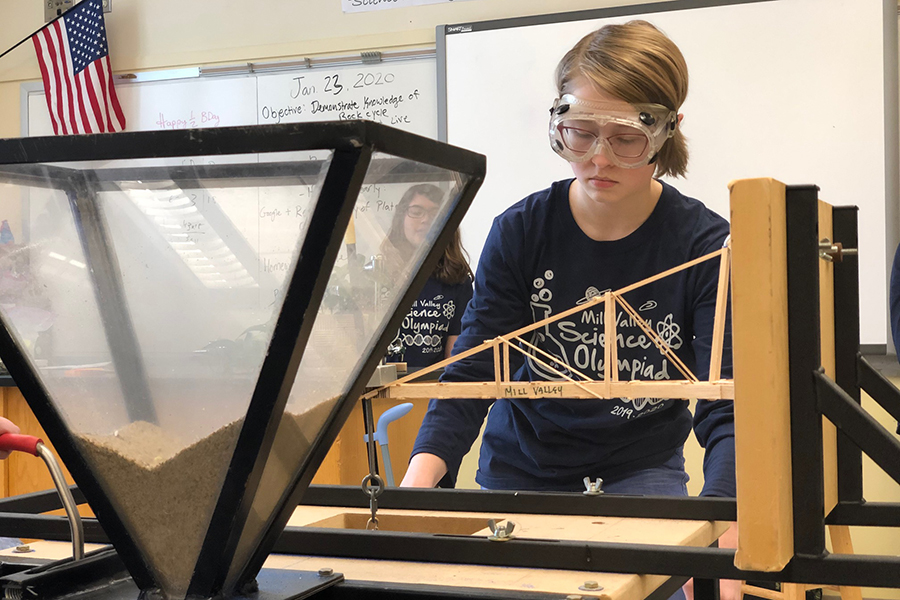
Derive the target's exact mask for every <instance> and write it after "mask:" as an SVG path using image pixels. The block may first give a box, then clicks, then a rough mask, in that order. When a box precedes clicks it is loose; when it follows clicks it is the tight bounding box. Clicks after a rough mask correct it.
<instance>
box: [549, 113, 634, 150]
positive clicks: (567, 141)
mask: <svg viewBox="0 0 900 600" xmlns="http://www.w3.org/2000/svg"><path fill="white" fill-rule="evenodd" d="M557 129H558V131H559V133H560V139H561V140H562V143H563V145H564V146H565V147H566V148H567V149H568V150H569V151H570V152H572V153H574V154H576V155H578V156H584V155H587V154H589V153H590V154H591V155H593V154H595V153H596V152H598V151H599V147H598V145H599V143H600V140H601V139H602V140H603V141H604V142H606V143H605V145H606V146H607V147H608V148H609V149H610V150H611V151H612V153H613V154H615V155H616V156H618V157H619V158H624V159H641V158H644V156H646V155H647V150H648V149H649V148H650V139H649V138H648V137H647V135H646V134H645V133H644V132H643V131H641V130H639V129H633V128H629V127H619V128H618V129H617V130H616V132H615V133H612V134H611V135H603V134H602V133H601V132H599V131H597V130H596V129H592V128H591V127H590V126H587V125H585V124H582V123H575V124H571V123H569V122H567V121H563V122H562V123H560V124H559V125H558V126H557Z"/></svg>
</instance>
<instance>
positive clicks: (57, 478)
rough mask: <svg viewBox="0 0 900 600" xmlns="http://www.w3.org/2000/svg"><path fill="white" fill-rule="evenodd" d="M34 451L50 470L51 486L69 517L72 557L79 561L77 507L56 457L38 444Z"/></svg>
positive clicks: (81, 542)
mask: <svg viewBox="0 0 900 600" xmlns="http://www.w3.org/2000/svg"><path fill="white" fill-rule="evenodd" d="M36 449H37V452H38V456H40V457H41V458H42V459H43V460H44V462H45V463H46V464H47V468H48V469H49V470H50V477H52V478H53V485H55V486H56V491H57V492H58V493H59V499H60V500H61V501H62V505H63V508H64V509H65V510H66V515H67V516H68V517H69V528H70V529H71V531H72V557H73V558H74V559H75V560H81V559H82V558H84V526H83V525H82V523H81V515H80V514H79V513H78V505H76V504H75V498H73V497H72V492H71V491H70V490H69V484H68V483H66V478H65V476H64V475H63V472H62V469H60V468H59V463H58V462H56V457H55V456H53V453H52V452H50V449H49V448H47V446H45V445H44V444H41V443H38V445H37V447H36Z"/></svg>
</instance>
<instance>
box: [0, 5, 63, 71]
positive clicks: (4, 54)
mask: <svg viewBox="0 0 900 600" xmlns="http://www.w3.org/2000/svg"><path fill="white" fill-rule="evenodd" d="M79 4H81V1H80V0H79V2H78V3H76V4H75V5H74V6H71V7H69V8H67V9H66V11H65V12H64V13H62V14H61V15H59V16H57V17H55V18H54V19H53V20H51V21H49V22H48V23H46V24H45V25H44V26H43V27H41V28H40V29H38V30H36V31H34V32H33V33H31V34H30V35H29V36H28V37H26V38H25V39H23V40H22V41H20V42H19V43H18V44H16V45H15V46H13V47H12V48H10V49H8V50H7V51H6V52H4V53H3V54H0V58H3V57H4V56H6V55H7V54H9V53H10V52H12V51H13V50H15V49H16V48H18V47H19V46H21V45H22V44H24V43H25V42H27V41H28V40H30V39H31V38H33V37H34V36H36V35H37V34H39V33H40V32H42V31H43V30H45V29H47V28H48V27H50V26H51V25H53V23H55V22H56V21H58V20H60V19H62V18H63V17H64V16H66V15H67V14H69V12H71V11H73V10H75V9H76V8H77V7H78V5H79Z"/></svg>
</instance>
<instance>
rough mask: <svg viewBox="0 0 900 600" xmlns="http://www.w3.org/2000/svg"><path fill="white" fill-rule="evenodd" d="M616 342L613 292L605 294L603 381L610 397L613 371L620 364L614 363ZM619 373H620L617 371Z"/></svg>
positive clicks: (616, 369)
mask: <svg viewBox="0 0 900 600" xmlns="http://www.w3.org/2000/svg"><path fill="white" fill-rule="evenodd" d="M610 340H611V341H610ZM615 344H616V303H615V301H614V300H613V297H612V294H611V293H609V292H606V293H605V294H603V382H604V384H605V385H606V396H607V397H609V395H610V390H611V386H610V384H611V383H612V378H613V372H617V371H618V369H619V365H618V364H616V365H613V364H612V360H613V359H612V356H613V352H612V349H613V347H614V346H615ZM617 374H618V373H617Z"/></svg>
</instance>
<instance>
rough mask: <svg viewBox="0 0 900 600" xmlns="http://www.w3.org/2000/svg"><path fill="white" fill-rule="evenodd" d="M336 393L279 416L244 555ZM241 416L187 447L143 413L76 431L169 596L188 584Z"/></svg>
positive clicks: (240, 552)
mask: <svg viewBox="0 0 900 600" xmlns="http://www.w3.org/2000/svg"><path fill="white" fill-rule="evenodd" d="M336 400H337V397H334V398H331V399H329V400H326V401H325V402H322V403H320V404H318V405H316V406H314V407H313V408H311V409H309V410H307V411H306V412H304V413H303V414H299V415H298V414H290V413H286V414H285V416H284V418H283V419H281V422H280V423H279V427H278V433H277V435H276V437H275V441H274V444H273V448H272V450H271V453H270V455H269V457H268V460H267V462H266V467H265V469H264V471H263V475H262V479H261V481H260V486H259V492H258V494H257V497H256V500H255V502H254V503H253V506H252V509H251V511H250V514H249V515H248V520H247V523H246V524H245V531H244V535H243V536H242V538H241V544H240V545H239V547H238V549H237V554H238V557H239V558H244V559H246V558H247V556H248V555H249V553H250V551H251V549H252V548H253V545H254V543H255V541H257V540H258V537H259V535H260V534H261V531H262V528H263V527H264V525H265V523H266V521H267V520H268V518H269V517H271V514H272V511H273V510H274V509H275V507H276V505H277V502H278V500H279V499H281V498H282V494H283V493H284V491H285V489H286V487H287V485H288V484H289V483H290V482H291V481H292V479H293V476H294V471H295V470H296V469H297V468H298V467H299V466H300V464H301V462H302V460H303V458H304V457H305V455H306V453H307V452H308V451H309V448H310V443H311V441H312V440H313V439H315V437H316V435H317V434H318V431H319V429H320V428H321V427H322V425H323V423H324V422H325V420H326V418H327V417H328V414H329V413H330V411H331V409H332V407H333V406H334V403H335V401H336ZM242 423H243V419H241V420H238V421H234V422H233V423H230V424H228V425H226V426H225V427H222V428H221V429H219V430H217V431H215V432H213V433H212V434H210V435H208V436H207V437H205V438H203V439H201V440H199V441H197V442H195V443H194V444H191V445H190V446H187V447H186V448H185V447H183V446H184V444H183V442H180V441H179V440H177V439H176V438H174V437H173V436H172V435H171V434H169V433H167V432H166V431H165V430H163V429H162V428H160V427H159V426H157V425H153V424H151V423H147V422H145V421H137V422H134V423H131V424H130V425H128V426H127V427H124V428H123V429H120V430H119V431H117V432H116V433H115V434H114V435H108V436H98V435H81V436H77V439H78V440H79V442H80V445H81V447H82V450H83V452H84V454H85V455H86V459H87V460H88V462H89V464H90V465H91V467H92V469H93V470H94V473H95V475H97V476H98V478H99V479H100V480H101V481H102V482H103V483H104V484H105V487H106V489H107V490H109V493H110V494H111V498H110V500H111V501H112V503H113V505H114V506H115V508H116V511H117V512H118V513H119V516H120V517H121V518H122V520H123V521H124V522H125V523H126V525H127V526H128V529H129V532H130V533H131V534H132V536H133V537H134V538H135V540H136V541H137V543H138V545H139V546H140V548H141V550H142V552H143V553H144V555H145V556H146V558H147V560H148V561H149V562H150V565H151V568H152V569H153V570H154V573H155V574H156V576H157V577H158V579H159V581H160V584H161V585H162V587H163V591H164V592H165V593H166V595H167V596H168V597H170V598H183V597H184V595H185V594H186V592H187V588H188V585H189V584H190V580H191V576H192V575H193V572H194V566H195V565H196V563H197V558H198V557H199V555H200V548H201V546H202V545H203V540H204V537H205V536H206V532H207V529H208V528H209V522H210V519H211V518H212V512H213V509H214V508H215V504H216V502H217V501H218V499H219V492H220V490H221V486H222V483H223V481H224V479H225V473H226V471H227V469H228V466H229V463H230V462H231V456H232V454H233V452H234V447H235V443H236V441H237V438H238V435H239V434H240V427H241V424H242ZM238 562H240V561H238Z"/></svg>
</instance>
